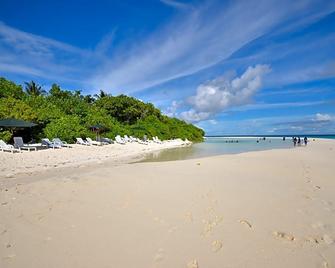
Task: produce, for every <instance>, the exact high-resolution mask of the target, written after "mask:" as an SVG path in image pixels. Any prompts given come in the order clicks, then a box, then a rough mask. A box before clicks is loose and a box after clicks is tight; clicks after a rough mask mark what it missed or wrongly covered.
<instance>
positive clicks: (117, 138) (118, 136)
mask: <svg viewBox="0 0 335 268" xmlns="http://www.w3.org/2000/svg"><path fill="white" fill-rule="evenodd" d="M115 141H116V142H117V143H118V144H123V145H124V144H126V142H125V141H124V140H123V139H122V138H121V136H120V135H117V136H116V137H115Z"/></svg>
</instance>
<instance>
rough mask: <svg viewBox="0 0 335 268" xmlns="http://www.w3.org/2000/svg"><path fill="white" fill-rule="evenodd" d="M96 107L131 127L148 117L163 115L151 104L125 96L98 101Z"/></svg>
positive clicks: (108, 97) (104, 98)
mask: <svg viewBox="0 0 335 268" xmlns="http://www.w3.org/2000/svg"><path fill="white" fill-rule="evenodd" d="M96 106H97V107H99V108H103V109H105V110H106V111H107V113H108V114H109V115H110V116H112V117H114V118H116V119H117V120H118V121H120V122H123V123H126V124H130V125H131V124H134V123H136V122H137V120H140V119H143V118H145V117H147V116H148V115H154V116H157V117H159V116H160V115H161V114H160V111H159V110H158V109H156V108H155V107H154V106H153V105H152V104H151V103H144V102H142V101H139V100H137V99H135V98H133V97H128V96H125V95H120V96H116V97H114V96H105V97H103V98H100V99H98V100H97V101H96Z"/></svg>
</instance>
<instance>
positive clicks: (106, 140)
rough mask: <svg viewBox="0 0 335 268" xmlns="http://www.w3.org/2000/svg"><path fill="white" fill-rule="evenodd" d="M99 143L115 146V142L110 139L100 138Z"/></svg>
mask: <svg viewBox="0 0 335 268" xmlns="http://www.w3.org/2000/svg"><path fill="white" fill-rule="evenodd" d="M99 141H100V142H102V143H103V144H113V143H114V141H113V140H112V139H109V138H100V139H99Z"/></svg>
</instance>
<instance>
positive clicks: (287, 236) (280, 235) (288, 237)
mask: <svg viewBox="0 0 335 268" xmlns="http://www.w3.org/2000/svg"><path fill="white" fill-rule="evenodd" d="M273 235H274V236H276V237H278V238H281V239H286V240H288V241H294V240H295V237H294V236H293V235H291V234H287V233H284V232H278V231H275V232H273Z"/></svg>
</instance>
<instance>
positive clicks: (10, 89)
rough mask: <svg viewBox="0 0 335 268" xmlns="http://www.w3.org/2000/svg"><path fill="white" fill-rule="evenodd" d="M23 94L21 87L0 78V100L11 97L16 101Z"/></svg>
mask: <svg viewBox="0 0 335 268" xmlns="http://www.w3.org/2000/svg"><path fill="white" fill-rule="evenodd" d="M23 95H24V92H23V90H22V87H21V86H18V85H16V84H15V83H13V82H12V81H8V80H6V79H5V78H3V77H0V98H8V97H13V98H16V99H20V98H22V97H23Z"/></svg>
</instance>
